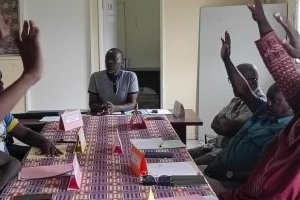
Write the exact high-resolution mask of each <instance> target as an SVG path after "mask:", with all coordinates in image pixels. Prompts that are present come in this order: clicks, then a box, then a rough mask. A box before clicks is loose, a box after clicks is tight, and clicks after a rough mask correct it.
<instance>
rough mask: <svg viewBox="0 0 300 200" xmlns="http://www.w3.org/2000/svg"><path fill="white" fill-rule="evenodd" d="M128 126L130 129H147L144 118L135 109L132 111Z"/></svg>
mask: <svg viewBox="0 0 300 200" xmlns="http://www.w3.org/2000/svg"><path fill="white" fill-rule="evenodd" d="M129 126H130V128H131V129H146V128H147V127H146V123H145V120H144V118H143V117H142V116H141V115H140V114H139V112H138V110H137V109H135V110H134V111H133V114H132V116H131V119H130V124H129Z"/></svg>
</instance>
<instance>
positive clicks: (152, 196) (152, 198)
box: [147, 188, 155, 200]
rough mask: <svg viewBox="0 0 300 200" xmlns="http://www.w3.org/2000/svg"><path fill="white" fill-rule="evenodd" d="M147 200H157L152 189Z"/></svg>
mask: <svg viewBox="0 0 300 200" xmlns="http://www.w3.org/2000/svg"><path fill="white" fill-rule="evenodd" d="M147 200H155V198H154V193H153V191H152V189H151V188H150V190H149V194H148V198H147Z"/></svg>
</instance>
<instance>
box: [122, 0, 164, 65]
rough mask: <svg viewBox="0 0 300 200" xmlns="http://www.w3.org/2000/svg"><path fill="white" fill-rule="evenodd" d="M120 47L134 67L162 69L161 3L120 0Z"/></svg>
mask: <svg viewBox="0 0 300 200" xmlns="http://www.w3.org/2000/svg"><path fill="white" fill-rule="evenodd" d="M118 31H119V34H118V46H119V47H120V48H121V49H122V50H123V51H124V53H125V55H126V57H127V58H128V67H130V68H160V0H118Z"/></svg>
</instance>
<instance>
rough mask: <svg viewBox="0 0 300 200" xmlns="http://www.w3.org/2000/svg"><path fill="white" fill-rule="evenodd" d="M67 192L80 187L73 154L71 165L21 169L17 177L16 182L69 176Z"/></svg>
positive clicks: (75, 157)
mask: <svg viewBox="0 0 300 200" xmlns="http://www.w3.org/2000/svg"><path fill="white" fill-rule="evenodd" d="M70 174H71V177H70V180H69V184H68V188H67V190H78V189H80V186H81V181H82V172H81V170H80V165H79V163H78V159H77V155H76V153H75V155H74V159H73V162H72V163H67V164H57V165H46V166H36V167H23V168H22V169H21V171H20V172H19V175H18V180H23V181H25V180H34V179H42V178H50V177H55V176H70Z"/></svg>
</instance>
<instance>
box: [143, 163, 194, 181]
mask: <svg viewBox="0 0 300 200" xmlns="http://www.w3.org/2000/svg"><path fill="white" fill-rule="evenodd" d="M147 167H148V172H149V174H150V175H152V176H154V177H159V176H163V175H166V176H175V175H198V174H200V172H199V169H196V167H195V166H194V165H193V164H192V163H191V162H170V163H148V164H147Z"/></svg>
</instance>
